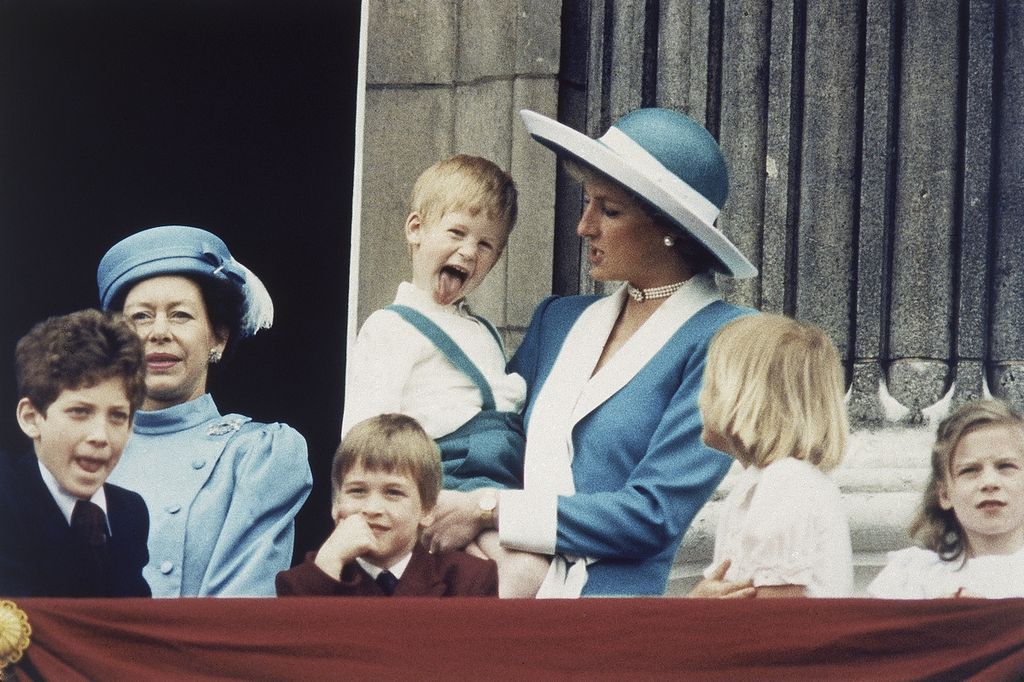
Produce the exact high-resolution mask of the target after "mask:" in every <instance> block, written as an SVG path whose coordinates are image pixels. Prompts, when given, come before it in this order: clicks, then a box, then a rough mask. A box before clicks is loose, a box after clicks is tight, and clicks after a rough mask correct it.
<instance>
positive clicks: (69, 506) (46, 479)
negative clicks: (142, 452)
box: [37, 459, 111, 531]
mask: <svg viewBox="0 0 1024 682" xmlns="http://www.w3.org/2000/svg"><path fill="white" fill-rule="evenodd" d="M37 462H38V464H39V473H40V474H42V476H43V483H45V484H46V487H47V489H49V491H50V495H52V496H53V501H54V502H56V503H57V506H58V507H60V511H61V513H62V514H64V520H65V521H67V522H68V525H69V526H70V525H71V513H72V512H73V511H75V502H78V500H79V499H80V498H78V497H75V496H74V495H72V494H71V493H69V492H68V491H67V490H64V488H62V487H61V486H60V483H58V482H57V478H56V477H55V476H54V475H53V474H52V473H50V470H49V469H47V468H46V467H45V466H43V460H41V459H40V460H37ZM88 501H89V502H92V503H93V504H95V505H96V506H97V507H99V508H100V509H102V510H103V513H104V514H105V515H106V516H107V530H108V531H109V530H111V528H110V515H109V514H107V493H106V491H105V490H104V489H103V486H102V485H101V486H100V487H99V488H97V489H96V492H95V493H93V495H92V497H90V498H89V500H88Z"/></svg>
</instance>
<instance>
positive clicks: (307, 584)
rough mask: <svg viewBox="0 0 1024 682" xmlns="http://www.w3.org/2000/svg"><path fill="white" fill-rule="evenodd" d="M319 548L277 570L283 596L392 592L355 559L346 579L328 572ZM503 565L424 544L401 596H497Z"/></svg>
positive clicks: (405, 575) (415, 554) (399, 589)
mask: <svg viewBox="0 0 1024 682" xmlns="http://www.w3.org/2000/svg"><path fill="white" fill-rule="evenodd" d="M315 559H316V552H309V553H308V554H306V560H305V561H303V562H302V563H301V564H299V565H298V566H296V567H295V568H290V569H288V570H287V571H281V572H280V573H278V574H277V581H276V584H277V596H279V597H317V596H323V597H326V596H338V597H386V596H387V595H386V594H385V593H384V590H382V589H381V588H380V586H379V585H377V583H376V582H375V581H374V580H373V578H371V577H370V574H369V573H367V572H366V571H364V570H363V569H362V567H360V566H359V564H358V563H356V562H354V561H353V562H352V563H349V564H345V567H344V568H342V569H341V579H340V580H338V579H335V578H332V577H331V576H329V575H327V574H326V573H324V572H323V571H321V570H320V568H319V567H318V566H317V565H316V564H315V563H314V560H315ZM497 595H498V565H497V564H495V563H494V562H493V561H490V560H485V559H478V558H477V557H474V556H470V555H469V554H466V553H465V552H443V553H441V554H429V553H428V552H427V550H425V549H424V548H423V547H422V546H420V545H419V544H417V545H416V548H415V549H413V551H412V558H411V559H410V560H409V565H408V566H406V567H405V572H403V573H402V579H401V580H399V581H398V586H397V587H396V588H395V593H394V595H392V596H395V597H496V596H497Z"/></svg>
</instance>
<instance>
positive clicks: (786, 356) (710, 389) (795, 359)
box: [700, 314, 849, 471]
mask: <svg viewBox="0 0 1024 682" xmlns="http://www.w3.org/2000/svg"><path fill="white" fill-rule="evenodd" d="M700 410H701V413H702V415H703V418H704V428H705V431H710V432H712V433H716V434H719V435H721V437H722V438H723V439H724V441H725V442H726V443H727V444H728V447H729V449H730V454H732V455H733V456H734V457H735V458H736V459H738V460H739V461H740V462H741V463H742V464H743V465H745V466H746V465H750V464H753V465H754V466H757V467H764V466H767V465H768V464H770V463H772V462H774V461H777V460H779V459H782V458H783V457H795V458H797V459H804V460H807V461H808V462H810V463H811V464H813V465H815V466H816V467H818V468H819V469H822V470H823V471H828V470H830V469H833V468H835V467H836V466H837V465H838V464H839V462H840V461H842V458H843V453H844V452H845V450H846V437H847V432H848V429H849V426H848V423H847V418H846V406H845V404H844V381H843V368H842V365H840V362H839V352H838V351H837V350H836V347H835V344H833V343H832V341H831V340H830V339H829V338H828V337H827V336H826V335H825V333H824V332H823V331H822V330H821V329H819V328H818V327H815V326H814V325H811V324H808V323H806V322H800V321H798V320H794V319H792V318H789V317H785V316H783V315H771V314H757V315H749V316H745V317H741V318H739V319H736V320H733V321H732V322H729V323H728V324H726V325H725V326H724V327H722V328H721V329H720V330H719V331H718V333H717V334H716V335H715V337H714V339H712V341H711V345H710V347H709V349H708V356H707V363H706V367H705V370H704V389H703V390H702V391H701V394H700Z"/></svg>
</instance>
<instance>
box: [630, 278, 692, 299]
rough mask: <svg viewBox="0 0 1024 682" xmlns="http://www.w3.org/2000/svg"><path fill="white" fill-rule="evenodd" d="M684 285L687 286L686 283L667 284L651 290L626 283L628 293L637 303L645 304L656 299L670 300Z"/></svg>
mask: <svg viewBox="0 0 1024 682" xmlns="http://www.w3.org/2000/svg"><path fill="white" fill-rule="evenodd" d="M684 284H686V282H685V281H684V282H676V283H675V284H666V285H665V286H661V287H651V288H650V289H638V288H636V287H635V286H633V285H632V284H630V283H629V282H626V292H627V293H628V294H629V295H630V297H631V298H632V299H633V300H634V301H636V302H637V303H643V302H644V301H650V300H652V299H655V298H668V297H669V296H671V295H672V294H674V293H676V292H677V291H679V290H680V289H682V288H683V285H684Z"/></svg>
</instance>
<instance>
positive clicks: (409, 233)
mask: <svg viewBox="0 0 1024 682" xmlns="http://www.w3.org/2000/svg"><path fill="white" fill-rule="evenodd" d="M422 236H423V218H422V216H420V214H419V213H417V212H416V211H413V212H412V213H410V214H409V217H408V218H406V219H405V241H407V242H409V246H419V245H420V240H421V239H422Z"/></svg>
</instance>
